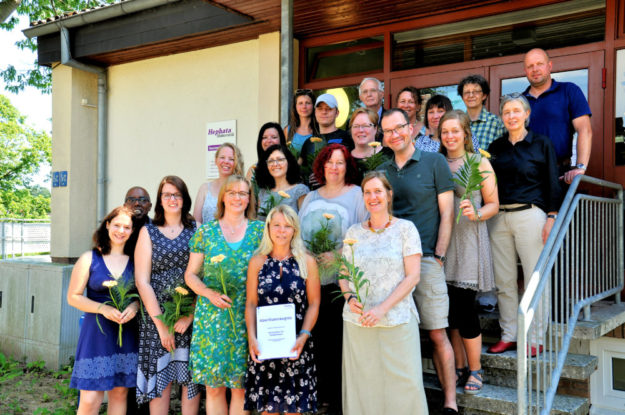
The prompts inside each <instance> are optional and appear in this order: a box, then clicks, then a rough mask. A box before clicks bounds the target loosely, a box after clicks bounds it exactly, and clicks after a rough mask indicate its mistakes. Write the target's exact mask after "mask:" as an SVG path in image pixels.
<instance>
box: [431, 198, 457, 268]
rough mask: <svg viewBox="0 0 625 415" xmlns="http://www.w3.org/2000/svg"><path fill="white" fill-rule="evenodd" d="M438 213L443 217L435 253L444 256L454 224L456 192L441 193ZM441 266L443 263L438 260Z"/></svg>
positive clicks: (439, 226)
mask: <svg viewBox="0 0 625 415" xmlns="http://www.w3.org/2000/svg"><path fill="white" fill-rule="evenodd" d="M437 198H438V211H439V213H440V215H441V223H440V225H438V239H437V240H436V248H435V249H434V253H435V254H436V255H440V256H444V255H445V253H446V252H447V247H448V246H449V240H450V239H451V228H452V226H453V223H454V192H453V190H448V191H446V192H443V193H439V194H438V196H437ZM436 260H437V261H438V262H439V263H440V264H441V266H442V265H443V263H442V262H441V261H440V260H439V259H438V258H437V259H436Z"/></svg>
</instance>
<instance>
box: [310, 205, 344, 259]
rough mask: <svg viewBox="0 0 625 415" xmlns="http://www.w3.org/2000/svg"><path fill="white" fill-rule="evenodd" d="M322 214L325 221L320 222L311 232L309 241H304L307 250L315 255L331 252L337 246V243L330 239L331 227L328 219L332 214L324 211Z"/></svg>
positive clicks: (330, 218) (332, 216)
mask: <svg viewBox="0 0 625 415" xmlns="http://www.w3.org/2000/svg"><path fill="white" fill-rule="evenodd" d="M325 215H327V216H325ZM324 216H325V222H322V223H321V227H320V228H319V229H317V231H316V232H315V233H313V234H312V236H311V238H310V240H309V241H305V242H306V246H307V248H308V250H309V251H310V252H312V253H313V254H315V255H319V254H322V253H324V252H332V251H334V250H335V249H336V247H337V243H336V242H334V240H333V239H332V229H331V228H330V221H331V220H332V219H334V215H331V214H327V213H326V214H324Z"/></svg>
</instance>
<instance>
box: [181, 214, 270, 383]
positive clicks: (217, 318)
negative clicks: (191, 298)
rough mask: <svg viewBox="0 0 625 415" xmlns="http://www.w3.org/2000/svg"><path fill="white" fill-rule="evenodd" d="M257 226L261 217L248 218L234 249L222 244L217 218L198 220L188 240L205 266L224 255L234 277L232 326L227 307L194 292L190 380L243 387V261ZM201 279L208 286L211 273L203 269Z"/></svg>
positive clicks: (254, 244) (212, 282)
mask: <svg viewBox="0 0 625 415" xmlns="http://www.w3.org/2000/svg"><path fill="white" fill-rule="evenodd" d="M263 227H264V224H263V223H262V222H259V221H250V222H249V224H248V225H247V229H246V230H245V235H244V236H243V240H242V243H241V245H240V246H239V247H238V248H237V249H232V248H231V247H230V246H229V245H228V242H226V240H225V239H224V236H223V234H222V232H221V227H220V226H219V221H217V220H211V221H209V222H206V223H204V224H203V225H202V226H200V227H199V228H198V230H197V231H196V232H195V235H193V237H192V238H191V240H190V241H189V248H190V250H191V252H196V253H200V254H203V255H204V269H208V268H209V267H210V259H211V258H212V257H214V256H217V255H220V254H223V255H225V257H226V258H225V259H224V260H223V262H221V265H222V266H223V268H224V270H226V271H227V273H228V274H229V275H230V279H231V281H232V282H233V283H234V287H233V289H234V294H231V293H228V294H230V295H229V296H230V298H231V299H232V307H231V309H232V311H233V315H234V320H235V327H234V330H233V327H232V322H231V321H230V314H229V313H228V309H221V308H218V307H215V306H214V305H213V304H212V303H211V302H210V301H209V299H208V298H206V297H202V296H200V297H199V298H198V301H197V305H196V306H195V318H194V319H193V338H192V340H191V354H190V358H189V366H190V368H191V375H192V377H193V382H195V383H201V384H204V385H207V386H209V387H211V388H218V387H222V386H225V387H228V388H232V389H240V388H243V378H244V376H245V372H246V370H247V353H248V350H247V330H246V328H245V285H246V281H247V266H248V262H249V260H250V257H251V256H252V254H253V253H254V251H255V250H256V248H258V245H259V244H260V239H261V237H262V235H263ZM203 281H204V283H205V284H206V285H207V286H209V287H213V286H215V287H216V286H218V283H217V276H216V275H204V278H203Z"/></svg>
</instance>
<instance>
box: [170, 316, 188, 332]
mask: <svg viewBox="0 0 625 415" xmlns="http://www.w3.org/2000/svg"><path fill="white" fill-rule="evenodd" d="M191 323H193V314H191V315H189V316H182V317H180V318H179V319H178V321H176V324H174V331H175V332H176V333H180V334H182V333H184V332H185V331H187V329H188V328H189V326H190V325H191Z"/></svg>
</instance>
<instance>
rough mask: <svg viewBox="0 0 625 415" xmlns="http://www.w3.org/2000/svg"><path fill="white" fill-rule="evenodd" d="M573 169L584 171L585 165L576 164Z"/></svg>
mask: <svg viewBox="0 0 625 415" xmlns="http://www.w3.org/2000/svg"><path fill="white" fill-rule="evenodd" d="M575 168H576V169H582V170H584V171H586V165H585V164H584V163H577V164H576V165H575Z"/></svg>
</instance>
